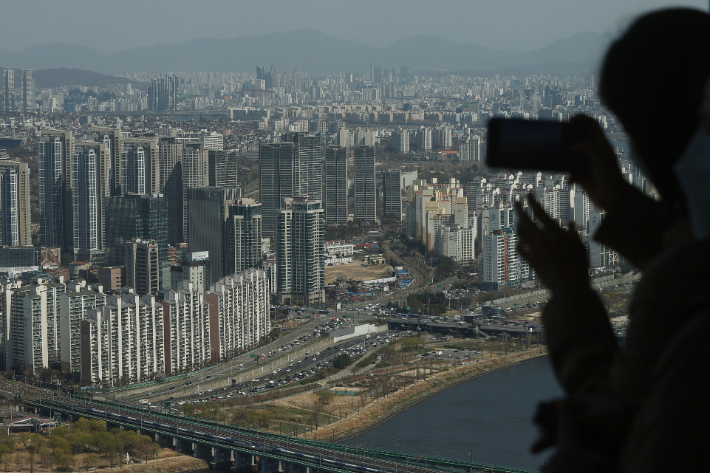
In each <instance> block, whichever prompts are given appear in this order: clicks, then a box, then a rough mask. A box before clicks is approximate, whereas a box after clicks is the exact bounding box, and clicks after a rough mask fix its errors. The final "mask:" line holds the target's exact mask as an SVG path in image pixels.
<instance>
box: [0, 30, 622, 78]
mask: <svg viewBox="0 0 710 473" xmlns="http://www.w3.org/2000/svg"><path fill="white" fill-rule="evenodd" d="M608 43H609V38H607V37H606V36H605V35H603V34H601V33H592V32H583V33H577V34H574V35H572V36H569V37H567V38H563V39H560V40H557V41H554V42H552V43H551V44H549V45H548V46H546V47H544V48H539V49H536V50H533V51H529V52H527V53H522V54H516V53H511V52H508V51H504V50H498V49H494V48H488V47H485V46H480V45H477V44H474V43H457V42H453V41H449V40H446V39H443V38H441V37H439V36H436V35H421V34H420V35H415V36H413V37H411V38H408V39H402V40H398V41H395V42H393V43H392V44H390V45H387V46H384V47H381V48H378V47H375V46H370V45H367V44H362V43H355V42H353V41H350V40H346V39H343V38H339V37H337V36H333V35H328V34H325V33H322V32H320V31H318V30H314V29H302V30H295V31H290V32H276V33H268V34H264V35H244V36H238V37H235V38H231V39H213V38H196V39H190V40H187V41H183V42H181V43H175V44H158V45H153V46H144V47H140V48H133V49H129V50H124V51H117V52H114V53H111V54H103V53H100V52H98V51H96V50H94V49H92V48H90V47H88V46H82V45H76V44H71V43H51V44H35V45H32V46H30V47H28V48H26V49H25V50H24V51H20V52H13V51H8V50H4V49H0V64H4V65H5V66H6V67H12V68H16V69H20V68H23V69H35V70H39V69H82V70H88V71H96V72H97V73H100V74H108V75H116V74H119V73H123V72H126V71H132V72H139V71H144V72H151V73H167V72H200V71H215V72H252V71H254V68H255V67H256V66H257V65H264V66H266V67H267V68H268V67H269V66H270V65H275V66H277V67H278V70H279V71H280V72H284V71H292V70H294V69H298V70H301V71H306V72H308V73H310V74H312V75H315V76H318V75H326V74H332V73H337V72H341V71H349V72H353V73H367V72H368V71H369V68H370V64H381V65H382V66H398V67H403V66H407V67H409V68H410V69H411V70H459V71H465V70H481V71H503V70H510V69H521V68H522V69H524V68H530V67H532V68H533V69H535V68H536V66H538V65H540V64H550V65H554V64H562V63H564V64H567V66H566V67H565V69H567V70H569V65H570V64H576V65H577V66H575V67H576V69H578V70H586V71H592V70H594V69H596V67H598V64H599V62H600V60H601V56H602V54H603V51H604V49H605V48H606V46H607V44H608ZM555 72H556V71H555V70H552V71H550V73H555Z"/></svg>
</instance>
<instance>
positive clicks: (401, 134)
mask: <svg viewBox="0 0 710 473" xmlns="http://www.w3.org/2000/svg"><path fill="white" fill-rule="evenodd" d="M390 147H391V148H392V150H393V151H394V152H395V153H400V154H407V153H409V132H408V131H407V130H401V129H400V130H395V131H393V132H392V135H391V137H390Z"/></svg>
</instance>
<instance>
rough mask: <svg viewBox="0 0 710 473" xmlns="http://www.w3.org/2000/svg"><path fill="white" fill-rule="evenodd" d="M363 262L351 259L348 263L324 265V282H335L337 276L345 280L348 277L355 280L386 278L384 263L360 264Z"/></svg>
mask: <svg viewBox="0 0 710 473" xmlns="http://www.w3.org/2000/svg"><path fill="white" fill-rule="evenodd" d="M363 264H364V263H363V262H361V261H353V262H352V263H348V264H341V265H340V266H326V267H325V283H326V284H330V283H333V282H335V281H336V280H337V279H338V277H340V278H341V279H343V280H344V281H347V280H349V279H355V280H356V281H366V280H368V279H379V278H386V277H387V276H388V275H387V274H385V267H386V266H385V265H382V264H380V265H377V264H376V265H373V266H367V267H364V266H362V265H363Z"/></svg>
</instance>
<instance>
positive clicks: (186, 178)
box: [173, 145, 211, 244]
mask: <svg viewBox="0 0 710 473" xmlns="http://www.w3.org/2000/svg"><path fill="white" fill-rule="evenodd" d="M210 168H211V166H210V162H209V155H208V150H206V149H204V148H200V147H199V146H196V145H187V146H185V148H184V149H183V150H182V162H181V163H180V166H179V170H180V175H181V179H180V185H181V186H182V202H181V207H179V211H174V212H173V215H176V214H180V215H182V239H181V240H180V241H181V242H186V241H188V239H189V237H190V230H189V225H190V221H189V219H188V212H187V191H188V189H194V188H198V187H207V186H209V170H210ZM174 206H175V205H174ZM174 243H175V242H173V244H174Z"/></svg>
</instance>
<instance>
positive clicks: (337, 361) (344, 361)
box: [333, 353, 350, 370]
mask: <svg viewBox="0 0 710 473" xmlns="http://www.w3.org/2000/svg"><path fill="white" fill-rule="evenodd" d="M349 364H350V355H348V354H347V353H341V354H340V355H338V356H336V357H335V358H333V366H335V367H336V368H337V369H339V370H342V369H344V368H347V366H348V365H349Z"/></svg>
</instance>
